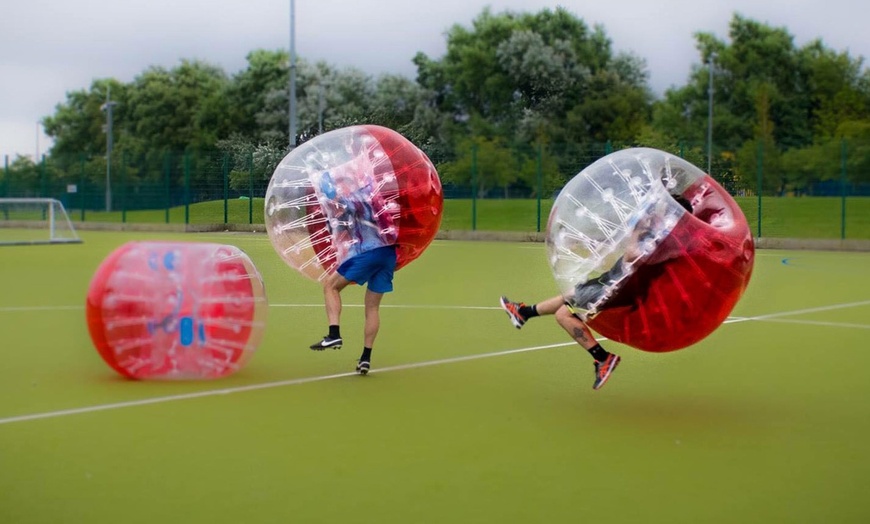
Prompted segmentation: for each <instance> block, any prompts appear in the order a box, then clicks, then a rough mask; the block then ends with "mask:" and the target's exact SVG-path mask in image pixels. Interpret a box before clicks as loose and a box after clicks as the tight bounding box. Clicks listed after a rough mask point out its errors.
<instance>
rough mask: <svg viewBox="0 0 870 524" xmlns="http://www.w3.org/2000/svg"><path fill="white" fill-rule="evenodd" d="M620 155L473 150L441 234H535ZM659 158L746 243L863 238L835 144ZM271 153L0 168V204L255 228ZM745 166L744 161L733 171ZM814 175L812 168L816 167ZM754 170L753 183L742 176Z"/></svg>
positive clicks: (50, 161)
mask: <svg viewBox="0 0 870 524" xmlns="http://www.w3.org/2000/svg"><path fill="white" fill-rule="evenodd" d="M618 148H620V146H615V145H613V144H611V143H609V142H608V143H605V144H600V145H594V146H553V145H548V146H545V145H542V144H533V145H529V146H525V147H513V148H494V147H491V145H490V144H486V143H474V144H473V145H472V146H470V147H469V148H468V150H467V151H460V152H458V154H457V156H456V157H455V158H451V159H449V160H442V161H440V162H437V159H434V158H433V160H436V162H437V167H438V171H439V174H440V175H441V179H442V184H443V186H444V194H445V206H444V217H443V220H442V224H441V229H442V230H481V231H522V232H540V231H543V230H544V229H545V228H546V222H547V218H548V216H549V212H550V208H551V206H552V204H553V199H554V198H555V196H556V195H557V194H558V192H559V190H560V189H561V188H562V186H563V185H564V184H565V183H566V182H567V181H568V180H570V178H571V177H573V176H574V175H575V174H576V173H578V172H579V171H580V170H581V169H582V168H583V167H585V166H587V165H589V164H590V163H592V162H594V161H595V160H597V159H598V158H601V157H602V156H604V155H606V154H608V153H610V152H613V151H614V150H616V149H618ZM671 149H672V150H671V152H672V153H674V154H677V155H678V156H681V157H683V158H686V159H687V160H689V161H690V162H692V163H694V164H695V165H697V166H699V167H701V168H702V169H704V170H705V171H706V166H707V163H708V162H711V169H710V171H711V172H712V173H713V177H714V178H716V179H717V180H718V181H719V182H720V183H721V184H722V185H723V186H724V187H725V188H726V189H727V190H728V191H729V192H730V193H731V194H732V196H734V198H735V200H736V201H737V202H738V204H739V205H740V206H741V208H742V209H743V211H744V213H745V214H746V217H747V219H748V221H749V224H750V227H751V228H752V231H753V233H754V234H755V235H756V236H757V237H772V238H775V237H780V238H819V239H870V162H864V161H862V160H863V159H862V158H853V157H854V156H857V155H858V153H854V154H853V155H852V156H850V151H863V149H862V148H852V147H849V146H848V145H847V144H846V143H845V142H844V143H843V144H842V147H840V148H838V150H837V151H832V152H831V153H830V155H829V158H827V159H824V161H823V162H822V167H811V166H810V162H808V164H807V166H800V167H797V168H792V169H791V171H789V170H787V169H783V168H782V166H774V167H769V166H768V164H769V163H768V162H767V161H766V159H765V153H764V150H763V149H762V148H761V147H759V148H758V149H757V152H756V153H755V159H754V162H755V165H754V166H751V168H750V169H747V168H746V167H745V166H744V167H743V169H742V170H741V169H740V168H739V166H737V165H736V164H737V162H736V161H733V160H729V156H728V154H727V152H716V154H715V155H711V156H707V154H706V153H705V152H704V150H703V148H698V147H694V148H693V147H688V146H684V145H678V146H676V147H674V148H671ZM281 156H282V155H280V154H271V155H264V154H260V155H257V154H254V153H249V154H231V153H224V152H207V153H205V152H204V153H152V154H146V155H139V156H132V155H127V154H116V155H113V156H112V160H111V163H109V164H107V162H106V158H105V157H103V156H100V157H90V158H89V157H85V156H79V157H76V158H70V157H64V158H59V157H56V156H49V157H46V156H44V157H42V158H41V159H40V162H39V163H33V162H32V161H22V159H20V158H19V159H17V160H16V161H15V162H13V163H10V161H9V159H8V158H6V159H5V161H4V165H3V170H2V173H0V174H2V178H0V197H49V198H56V199H58V200H60V201H61V202H62V203H63V204H64V207H66V209H67V212H68V213H69V215H70V218H71V219H72V220H73V221H74V222H115V223H117V222H123V223H167V224H262V223H263V198H264V195H265V193H266V188H267V187H268V184H269V179H270V177H271V175H272V172H273V171H274V168H275V166H276V165H277V164H278V162H279V161H280V160H281ZM744 164H745V162H744ZM814 165H816V166H818V165H820V164H819V161H818V160H816V161H815V164H814ZM753 171H754V172H753Z"/></svg>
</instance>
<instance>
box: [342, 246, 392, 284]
mask: <svg viewBox="0 0 870 524" xmlns="http://www.w3.org/2000/svg"><path fill="white" fill-rule="evenodd" d="M395 270H396V246H384V247H379V248H377V249H373V250H371V251H366V252H364V253H360V254H359V255H356V256H353V257H351V258H349V259H347V260H345V261H344V262H342V264H341V265H340V266H338V274H339V275H341V276H343V277H344V278H346V279H348V280H350V281H351V282H354V283H357V284H359V285H363V284H365V283H366V282H368V284H369V286H368V287H369V290H370V291H374V292H375V293H389V292H390V291H392V290H393V272H394V271H395Z"/></svg>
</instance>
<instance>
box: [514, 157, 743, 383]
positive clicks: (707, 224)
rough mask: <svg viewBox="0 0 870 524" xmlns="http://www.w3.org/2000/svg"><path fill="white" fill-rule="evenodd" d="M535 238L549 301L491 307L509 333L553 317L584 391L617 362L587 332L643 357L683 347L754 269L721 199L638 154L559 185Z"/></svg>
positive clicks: (708, 327)
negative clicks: (574, 357) (587, 358)
mask: <svg viewBox="0 0 870 524" xmlns="http://www.w3.org/2000/svg"><path fill="white" fill-rule="evenodd" d="M546 238H547V253H548V258H549V263H550V267H551V269H552V271H553V276H554V278H555V280H556V284H557V286H558V288H559V291H560V294H559V295H556V296H553V297H551V298H549V299H546V300H543V301H540V302H538V303H536V304H533V305H527V304H525V303H523V302H512V301H510V300H509V299H508V298H507V297H501V300H500V303H501V306H502V308H503V309H504V310H505V311H506V312H507V314H508V316H509V317H510V320H511V322H512V323H513V325H514V326H515V327H516V328H518V329H519V328H521V327H522V326H523V325H524V324H525V323H526V321H528V320H529V319H531V318H534V317H536V316H541V315H555V316H556V321H557V322H558V323H559V325H560V326H562V328H564V329H565V330H566V331H567V332H568V334H570V335H571V337H572V338H573V339H574V340H575V341H576V342H577V343H578V344H580V345H581V346H582V347H583V348H584V349H586V350H587V351H588V352H589V353H590V354H591V355H592V357H593V359H594V364H595V381H594V383H593V388H594V389H599V388H600V387H602V386H603V385H604V384H605V383H606V382H607V380H608V379H609V378H610V375H611V373H612V372H613V370H614V369H616V366H617V365H618V364H619V363H620V360H621V359H620V357H619V356H618V355H615V354H613V353H610V352H608V351H606V350H605V349H604V348H603V347H602V346H601V345H600V344H599V343H598V341H597V340H596V339H595V337H594V335H593V334H592V331H591V330H595V331H597V332H598V333H600V334H601V335H603V336H605V337H607V338H609V339H610V340H614V341H616V342H621V343H624V344H626V345H629V346H632V347H634V348H637V349H640V350H643V351H651V352H666V351H674V350H677V349H682V348H685V347H687V346H690V345H692V344H694V343H696V342H698V341H700V340H702V339H703V338H705V337H706V336H707V335H709V334H710V333H712V332H713V331H714V330H715V329H716V328H717V327H718V326H719V325H720V324H722V322H723V321H724V320H725V319H726V318H727V317H728V315H729V314H730V313H731V311H732V309H733V308H734V306H735V305H736V304H737V301H738V300H739V298H740V297H741V295H742V294H743V292H744V290H745V289H746V286H747V285H748V284H749V279H750V277H751V275H752V267H753V262H754V259H755V246H754V244H753V241H752V235H751V233H750V231H749V226H748V225H747V222H746V217H745V216H744V215H743V212H742V211H741V210H740V208H739V207H738V206H737V203H736V202H735V201H734V199H733V198H731V196H730V195H729V194H728V193H727V192H726V191H725V189H724V188H722V186H720V185H719V184H718V183H717V182H716V181H715V180H713V178H711V177H710V176H709V175H707V174H705V173H704V172H703V171H701V170H700V169H699V168H697V167H695V166H694V165H692V164H690V163H688V162H686V161H685V160H683V159H681V158H679V157H676V156H674V155H671V154H669V153H666V152H664V151H659V150H656V149H649V148H633V149H625V150H622V151H618V152H616V153H612V154H610V155H607V156H605V157H603V158H601V159H600V160H598V161H596V162H595V163H593V164H591V165H590V166H589V167H587V168H586V169H584V170H583V171H581V172H580V173H579V174H578V175H577V176H575V177H574V178H573V179H572V180H571V181H570V182H568V184H567V185H566V186H565V187H564V188H563V189H562V191H561V193H560V194H559V196H558V197H557V198H556V202H555V203H554V205H553V209H552V211H551V213H550V218H549V221H548V223H547V237H546ZM590 328H591V329H590Z"/></svg>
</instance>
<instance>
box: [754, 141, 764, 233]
mask: <svg viewBox="0 0 870 524" xmlns="http://www.w3.org/2000/svg"><path fill="white" fill-rule="evenodd" d="M757 156H758V158H757V166H756V169H757V171H758V238H761V188H762V183H761V180H762V176H763V173H764V168H763V167H762V166H763V165H764V144H763V143H762V142H761V141H760V140H759V141H758V155H757Z"/></svg>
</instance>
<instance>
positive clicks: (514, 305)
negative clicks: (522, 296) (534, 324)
mask: <svg viewBox="0 0 870 524" xmlns="http://www.w3.org/2000/svg"><path fill="white" fill-rule="evenodd" d="M499 303H501V308H502V309H504V310H505V313H507V314H508V316H509V317H510V319H511V324H513V325H514V327H515V328H517V329H520V328H522V327H523V324H525V323H526V317H524V316H522V315H521V314H520V308H521V307H523V306H525V304H523V303H522V302H511V301H510V300H508V298H507V297H501V298H500V299H499Z"/></svg>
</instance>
